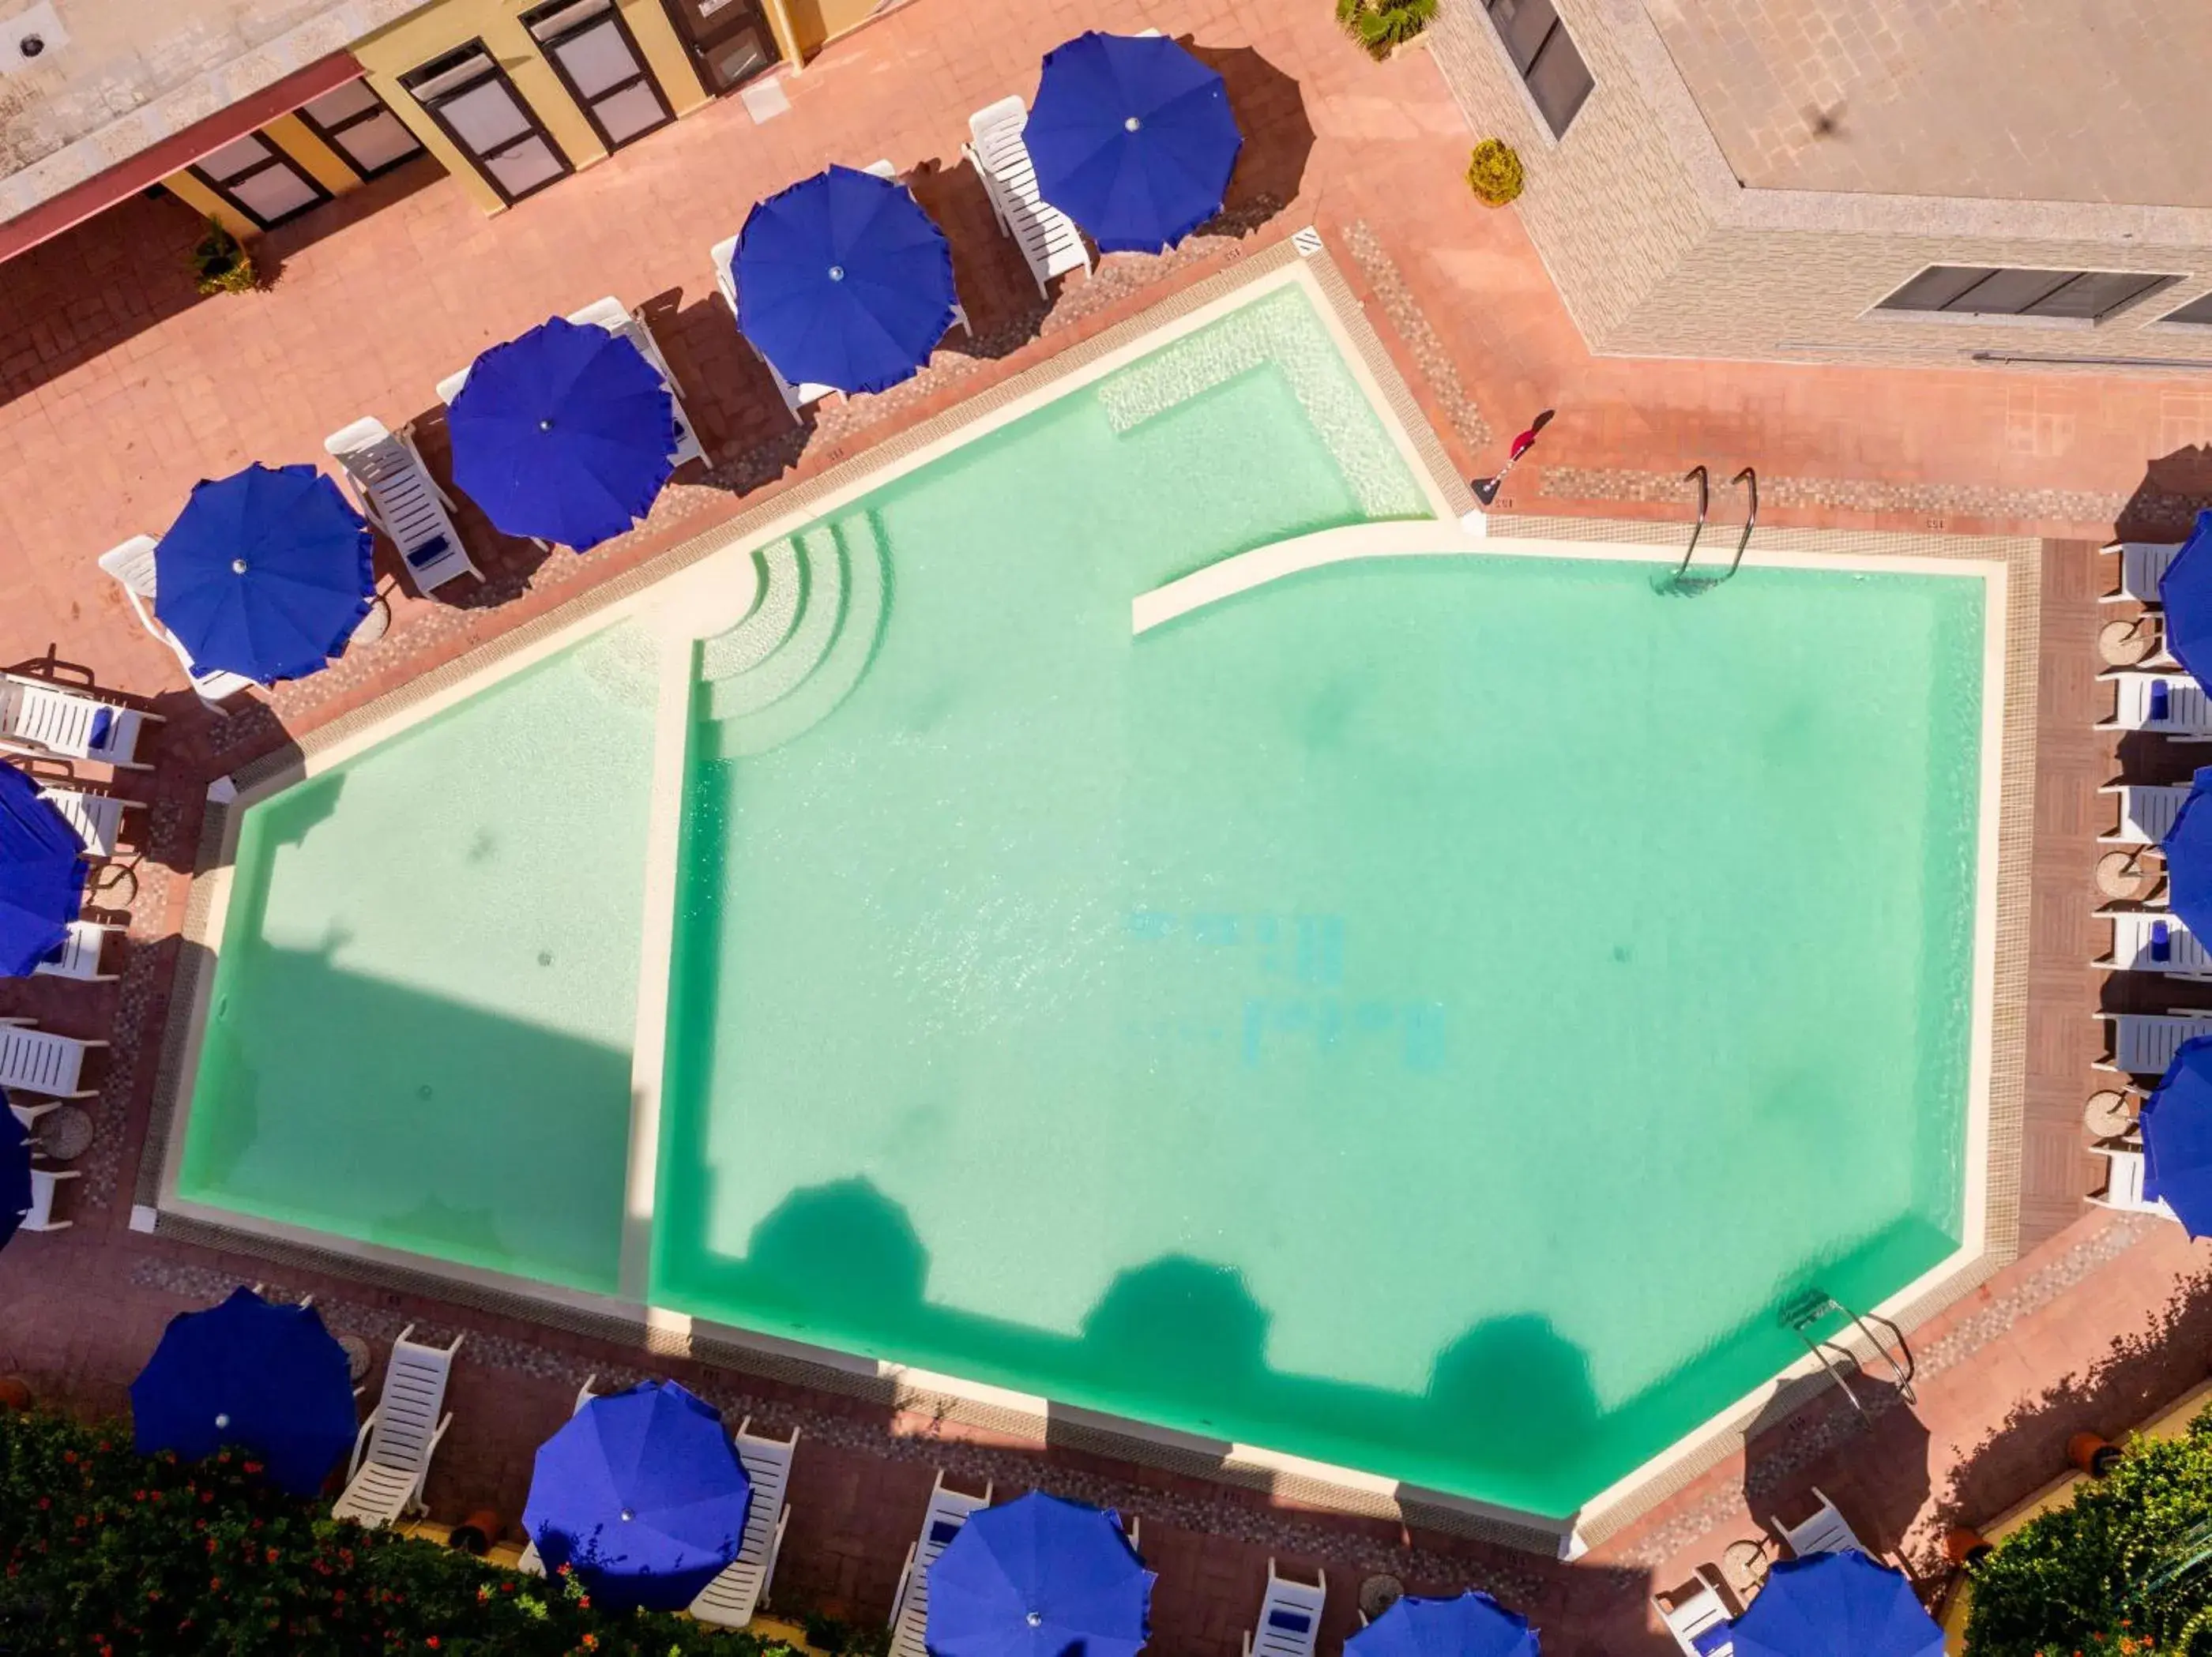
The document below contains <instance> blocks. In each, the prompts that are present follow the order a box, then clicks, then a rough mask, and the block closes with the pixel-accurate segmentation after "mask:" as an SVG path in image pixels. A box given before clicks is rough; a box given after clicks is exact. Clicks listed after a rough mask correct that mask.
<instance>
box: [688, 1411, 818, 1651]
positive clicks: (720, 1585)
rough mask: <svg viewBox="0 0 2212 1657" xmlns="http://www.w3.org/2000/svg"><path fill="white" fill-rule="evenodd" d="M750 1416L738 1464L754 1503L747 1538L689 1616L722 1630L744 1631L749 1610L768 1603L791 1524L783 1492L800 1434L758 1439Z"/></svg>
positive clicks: (742, 1426)
mask: <svg viewBox="0 0 2212 1657" xmlns="http://www.w3.org/2000/svg"><path fill="white" fill-rule="evenodd" d="M752 1424H753V1423H752V1418H751V1417H750V1416H749V1417H746V1418H745V1420H744V1423H742V1424H740V1425H739V1427H738V1432H737V1446H738V1460H740V1461H742V1462H744V1466H745V1477H746V1478H750V1480H752V1485H753V1494H752V1501H751V1503H750V1505H749V1506H748V1507H747V1508H746V1509H745V1536H744V1545H742V1546H741V1547H739V1549H738V1557H736V1558H735V1559H733V1560H732V1561H731V1562H730V1568H729V1569H727V1570H726V1571H724V1572H723V1573H722V1574H721V1575H720V1576H717V1577H716V1578H715V1579H714V1581H711V1582H709V1583H708V1584H707V1586H706V1587H704V1588H702V1590H700V1593H699V1597H698V1598H697V1599H694V1600H693V1601H692V1602H691V1614H692V1615H693V1616H694V1617H696V1618H698V1619H699V1620H700V1621H701V1622H702V1623H713V1624H715V1625H716V1626H718V1627H720V1628H743V1627H744V1625H745V1624H748V1623H750V1622H751V1621H752V1620H753V1611H754V1610H755V1609H756V1608H757V1606H758V1605H760V1603H761V1602H762V1601H763V1600H764V1599H767V1598H768V1594H769V1587H771V1586H772V1585H773V1584H774V1582H775V1561H776V1556H777V1555H778V1554H780V1553H781V1552H782V1551H783V1529H784V1527H785V1526H787V1525H788V1524H789V1523H790V1522H791V1504H790V1503H789V1502H786V1501H785V1500H784V1499H783V1493H784V1491H785V1490H786V1489H787V1488H788V1487H789V1485H790V1484H791V1459H792V1456H793V1454H795V1453H796V1452H797V1450H798V1448H799V1429H798V1428H796V1427H793V1429H791V1436H790V1437H789V1438H787V1439H784V1438H756V1437H755V1436H754V1435H753V1434H752V1431H751V1428H752Z"/></svg>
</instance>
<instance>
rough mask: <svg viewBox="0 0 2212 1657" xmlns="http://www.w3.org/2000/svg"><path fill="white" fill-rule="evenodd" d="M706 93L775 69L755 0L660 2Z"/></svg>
mask: <svg viewBox="0 0 2212 1657" xmlns="http://www.w3.org/2000/svg"><path fill="white" fill-rule="evenodd" d="M662 3H663V4H664V5H665V6H666V7H667V9H668V15H669V16H670V17H671V19H672V20H673V21H675V24H676V32H677V33H678V34H680V35H682V36H683V37H684V45H685V46H688V47H689V48H690V52H691V61H692V62H693V63H695V64H697V65H698V66H699V73H700V74H701V75H702V76H704V77H705V79H706V82H707V89H708V91H710V92H727V91H729V90H730V89H731V88H733V87H738V86H742V85H744V83H745V82H747V81H750V80H751V79H752V78H753V76H756V75H758V74H759V73H760V72H761V71H762V70H768V69H773V68H775V65H776V62H777V57H776V45H775V35H773V34H771V33H769V27H768V19H767V18H766V17H765V16H763V15H762V13H761V9H760V0H662Z"/></svg>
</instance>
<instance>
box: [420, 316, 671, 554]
mask: <svg viewBox="0 0 2212 1657" xmlns="http://www.w3.org/2000/svg"><path fill="white" fill-rule="evenodd" d="M446 426H447V431H448V432H449V433H450V434H451V435H452V438H453V482H455V483H458V484H459V485H460V486H461V488H462V489H465V491H467V493H468V494H469V495H470V496H471V498H472V499H473V500H474V501H476V503H477V505H478V506H480V507H483V509H484V514H485V516H487V517H489V519H491V521H492V522H493V523H495V524H496V525H498V526H499V527H500V528H501V529H502V530H504V531H507V534H509V535H522V536H530V537H535V538H536V539H538V540H540V541H553V542H557V543H560V544H561V545H562V546H565V547H574V548H575V549H576V550H577V551H579V552H581V551H583V550H584V549H586V548H587V547H595V546H597V545H598V544H599V543H600V542H602V541H605V540H607V539H609V538H610V537H614V536H617V535H620V534H622V533H623V531H625V530H627V529H629V526H630V525H632V524H633V523H635V521H636V520H637V519H641V518H642V517H644V516H645V514H646V513H647V512H649V511H651V510H652V508H653V498H654V497H655V496H656V495H659V493H660V486H661V485H662V484H664V483H666V482H667V481H668V476H669V474H670V473H671V472H672V471H673V470H675V465H674V464H673V462H671V460H670V458H669V455H670V452H671V450H673V449H674V448H675V446H676V405H675V403H674V401H673V399H671V398H670V397H669V395H668V388H667V387H666V386H665V385H662V384H661V381H660V375H659V373H658V372H656V371H655V370H654V368H653V365H652V364H651V363H649V362H647V361H646V360H645V357H644V355H643V354H642V353H641V352H640V351H639V350H638V349H637V347H636V346H635V345H633V344H631V343H630V342H629V341H628V340H626V339H623V338H622V337H619V336H617V335H615V334H611V333H609V332H608V331H606V330H605V329H604V328H596V327H584V326H580V325H578V324H575V323H573V322H564V321H563V320H562V319H560V318H559V317H554V318H552V319H549V320H547V321H545V322H541V323H540V324H538V326H537V327H535V328H532V330H531V331H529V332H528V333H526V334H524V335H523V336H521V337H520V338H518V339H511V340H509V341H507V343H506V344H504V345H495V346H493V347H492V348H491V349H489V351H486V352H485V353H484V354H483V355H481V356H479V357H478V358H477V360H476V361H475V362H474V363H472V364H471V365H470V367H469V377H468V382H467V383H466V384H465V385H463V386H462V387H461V390H460V393H459V396H457V397H456V398H454V399H453V408H452V409H451V410H449V411H448V412H447V416H446Z"/></svg>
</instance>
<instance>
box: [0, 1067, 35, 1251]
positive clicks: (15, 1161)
mask: <svg viewBox="0 0 2212 1657" xmlns="http://www.w3.org/2000/svg"><path fill="white" fill-rule="evenodd" d="M6 1097H7V1096H6V1095H4V1094H0V1106H4V1104H5V1102H6ZM30 1211H31V1134H30V1130H29V1129H27V1128H26V1127H25V1126H23V1124H22V1121H21V1119H20V1118H19V1117H18V1116H17V1115H16V1114H15V1112H14V1111H12V1110H8V1109H5V1108H0V1248H5V1247H7V1246H8V1241H9V1239H10V1238H12V1237H13V1236H14V1235H15V1228H16V1227H17V1226H19V1225H21V1223H23V1216H25V1215H26V1214H27V1213H29V1212H30Z"/></svg>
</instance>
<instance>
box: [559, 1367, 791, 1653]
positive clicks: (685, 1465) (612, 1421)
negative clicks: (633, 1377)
mask: <svg viewBox="0 0 2212 1657" xmlns="http://www.w3.org/2000/svg"><path fill="white" fill-rule="evenodd" d="M751 1502H752V1485H751V1484H750V1481H749V1480H748V1479H747V1478H745V1470H744V1466H743V1464H741V1463H740V1462H739V1461H738V1452H737V1447H736V1446H735V1445H733V1444H732V1443H731V1442H730V1435H729V1434H728V1433H727V1432H726V1430H724V1429H723V1426H722V1417H721V1414H720V1411H717V1410H716V1409H715V1408H714V1405H711V1404H708V1403H707V1402H706V1401H705V1400H704V1399H699V1398H696V1397H694V1396H693V1395H692V1394H691V1393H688V1392H686V1391H685V1390H684V1388H683V1387H679V1386H678V1385H677V1384H676V1383H675V1382H674V1381H641V1382H640V1383H639V1384H638V1385H636V1386H635V1387H631V1388H630V1389H629V1391H628V1392H626V1393H613V1394H612V1395H611V1396H609V1397H606V1398H595V1399H592V1401H591V1402H590V1403H589V1404H586V1405H585V1406H584V1407H583V1408H582V1409H581V1410H579V1411H577V1412H576V1413H575V1414H574V1416H571V1417H569V1418H568V1422H567V1423H566V1424H565V1425H563V1426H562V1429H561V1430H560V1431H559V1432H557V1433H556V1434H554V1435H553V1436H552V1437H550V1438H549V1439H547V1440H546V1441H545V1442H544V1444H542V1445H540V1446H539V1447H538V1465H537V1470H536V1471H535V1472H533V1473H532V1476H531V1480H530V1499H529V1501H528V1502H526V1504H525V1505H524V1507H523V1510H522V1527H523V1528H524V1529H525V1530H526V1531H528V1532H529V1533H530V1534H531V1537H532V1539H533V1540H535V1541H536V1543H537V1544H538V1554H539V1556H540V1557H543V1558H544V1561H545V1563H546V1564H547V1566H548V1567H550V1568H551V1569H556V1570H557V1569H560V1567H562V1565H567V1566H569V1567H570V1568H571V1569H574V1570H575V1571H576V1572H577V1573H578V1574H580V1575H581V1576H582V1577H583V1578H584V1581H585V1583H586V1586H587V1587H589V1588H590V1589H591V1591H592V1594H593V1595H594V1596H596V1597H598V1598H599V1599H602V1600H604V1601H605V1603H606V1604H607V1605H610V1606H615V1607H623V1606H629V1605H643V1606H646V1607H647V1608H649V1609H651V1610H653V1611H681V1610H682V1609H683V1608H684V1606H686V1605H690V1603H691V1602H692V1601H693V1600H694V1599H697V1598H698V1597H699V1593H700V1590H702V1588H704V1587H706V1586H707V1585H708V1583H709V1582H711V1581H714V1578H715V1577H717V1576H718V1575H720V1574H721V1573H722V1572H723V1571H724V1570H726V1569H728V1567H729V1564H730V1562H731V1561H732V1560H733V1559H735V1558H736V1557H738V1547H739V1546H740V1545H742V1544H743V1542H744V1534H745V1513H746V1509H747V1508H749V1507H750V1504H751Z"/></svg>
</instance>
